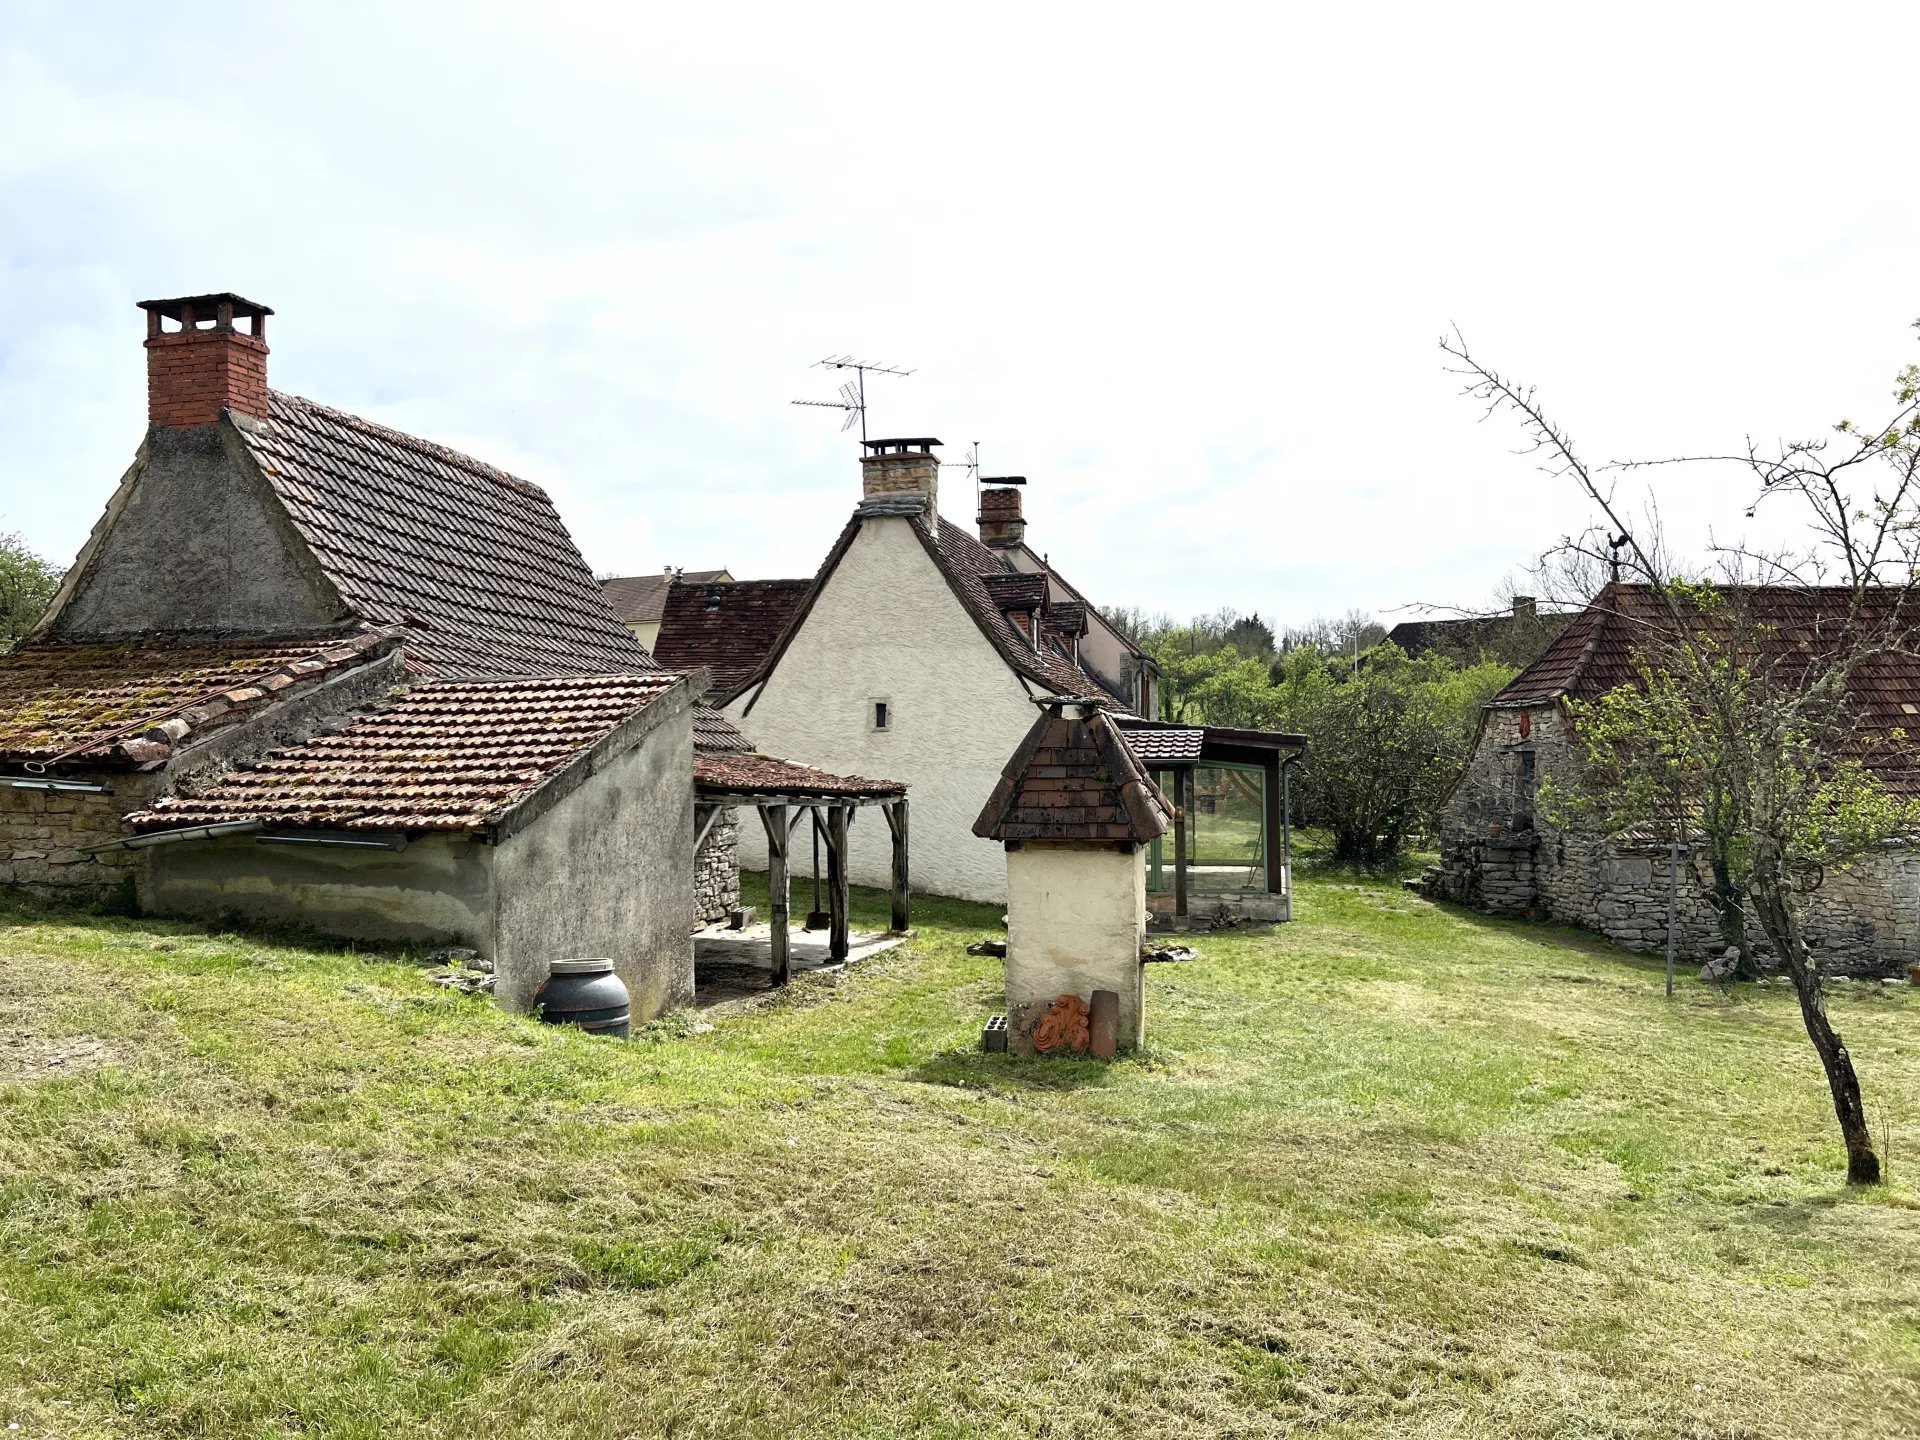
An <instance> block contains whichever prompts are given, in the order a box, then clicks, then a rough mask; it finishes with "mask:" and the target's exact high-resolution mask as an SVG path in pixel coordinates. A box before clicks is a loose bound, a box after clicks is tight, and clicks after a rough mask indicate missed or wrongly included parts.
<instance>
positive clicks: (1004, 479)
mask: <svg viewBox="0 0 1920 1440" xmlns="http://www.w3.org/2000/svg"><path fill="white" fill-rule="evenodd" d="M1026 483H1027V477H1026V476H1024V475H993V476H987V475H983V476H981V477H980V486H981V489H980V514H979V516H978V519H979V523H980V543H981V544H982V545H991V546H992V547H993V548H994V549H996V550H1011V549H1012V548H1013V547H1014V546H1016V545H1021V544H1024V543H1025V542H1026V538H1027V522H1026V518H1025V516H1023V515H1022V514H1021V513H1020V490H1019V488H1018V487H1020V486H1022V485H1025V484H1026Z"/></svg>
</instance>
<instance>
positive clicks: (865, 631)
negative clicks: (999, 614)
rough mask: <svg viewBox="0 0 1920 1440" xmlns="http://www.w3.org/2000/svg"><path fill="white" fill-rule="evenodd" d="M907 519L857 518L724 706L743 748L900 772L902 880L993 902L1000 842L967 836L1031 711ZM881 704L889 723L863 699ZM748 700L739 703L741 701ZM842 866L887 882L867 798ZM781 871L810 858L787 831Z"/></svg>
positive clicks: (751, 846)
mask: <svg viewBox="0 0 1920 1440" xmlns="http://www.w3.org/2000/svg"><path fill="white" fill-rule="evenodd" d="M915 523H916V522H915V521H913V520H909V519H905V518H892V517H889V518H882V519H874V520H867V521H865V522H863V523H862V524H861V527H860V530H859V533H858V534H857V535H855V537H854V540H853V543H852V545H851V546H849V547H848V549H847V553H846V554H845V556H843V557H842V558H841V561H840V564H839V566H838V567H837V568H836V569H835V570H834V572H833V575H832V577H831V578H830V579H829V580H828V582H827V586H826V589H825V590H824V591H823V592H822V593H821V595H820V597H819V598H818V599H817V600H816V601H815V602H814V606H813V610H812V612H811V613H810V614H809V615H808V616H807V621H806V624H805V625H804V626H803V627H802V629H801V630H800V633H799V634H798V635H796V636H794V638H793V643H792V644H791V645H789V646H788V647H787V652H786V654H785V655H784V656H783V657H782V658H781V661H780V665H779V667H778V668H777V669H776V670H775V671H774V673H773V674H772V676H770V677H769V678H768V680H767V682H766V684H765V685H763V686H762V687H761V688H760V690H759V691H758V694H757V698H756V695H755V692H753V691H749V692H747V694H745V695H742V696H741V697H739V698H738V699H736V700H735V701H734V702H733V703H732V704H731V705H728V706H727V707H726V714H727V715H728V716H729V717H730V718H731V719H732V720H733V721H734V722H735V723H737V724H738V725H739V726H740V728H741V729H742V730H744V731H745V732H746V734H747V736H748V738H749V739H751V740H752V741H753V743H754V746H755V747H756V748H757V749H759V750H762V751H764V752H765V753H767V754H769V755H778V756H780V757H781V758H782V759H785V760H798V761H800V762H802V763H803V764H807V765H815V766H818V767H819V768H820V769H822V770H827V771H831V772H832V773H834V774H836V775H863V776H866V777H868V778H870V779H878V780H904V781H906V782H907V785H908V786H909V789H908V791H907V802H908V814H909V839H910V843H909V850H908V858H909V864H910V865H911V868H912V875H913V887H914V889H915V890H921V891H926V892H928V893H930V894H934V895H954V896H959V897H960V898H962V899H966V900H981V901H986V902H988V903H990V904H999V903H1000V902H1002V901H1004V900H1005V899H1006V897H1007V874H1006V866H1005V865H1004V864H1003V863H1002V860H1001V849H1000V847H999V846H998V845H996V844H994V843H993V842H992V841H989V840H982V839H980V838H979V837H978V836H976V835H975V834H974V833H973V822H974V821H975V820H976V819H978V818H979V815H980V807H981V806H983V805H985V804H986V803H987V796H988V795H989V794H991V793H992V791H993V787H994V785H995V783H996V782H997V781H998V780H999V778H1000V772H1001V770H1002V769H1004V768H1005V766H1006V763H1007V761H1008V760H1009V759H1011V758H1012V756H1013V752H1014V750H1015V749H1016V748H1018V746H1019V744H1020V742H1021V740H1022V739H1024V738H1025V736H1026V733H1027V731H1028V730H1029V729H1030V728H1031V727H1032V725H1033V722H1034V720H1035V719H1036V718H1037V717H1038V714H1039V712H1038V711H1037V710H1036V709H1035V708H1034V706H1033V702H1032V701H1031V700H1029V699H1028V698H1027V690H1026V687H1025V686H1024V685H1023V684H1022V683H1021V682H1020V679H1019V677H1018V676H1016V675H1015V674H1014V673H1013V671H1011V670H1010V669H1008V668H1007V663H1006V661H1004V660H1002V659H1001V658H1000V652H999V651H997V650H995V649H994V648H993V646H992V644H991V643H989V641H988V640H987V638H986V637H985V636H984V635H982V634H981V633H980V628H979V626H977V625H976V624H975V623H974V621H973V617H972V616H971V615H969V614H968V613H967V611H966V610H965V609H964V608H963V607H962V606H961V604H960V601H959V600H958V598H956V597H955V595H954V593H953V591H952V590H951V589H950V588H949V587H948V585H947V581H946V578H945V577H944V576H943V575H941V573H940V572H939V571H938V570H937V569H935V568H934V564H933V561H932V560H931V559H929V558H928V556H927V553H926V551H925V550H924V549H922V548H921V544H920V541H919V540H918V539H916V538H915V536H914V534H913V531H912V528H911V527H912V526H913V525H914V524H915ZM875 699H883V700H885V701H887V704H888V710H889V713H890V715H891V717H892V723H891V727H890V728H889V729H887V730H879V731H877V730H875V729H873V701H874V700H875ZM749 701H751V702H753V703H752V709H751V710H750V711H749V710H748V709H747V704H748V702H749ZM855 814H856V816H857V818H856V820H855V822H854V825H853V829H852V831H851V839H852V842H853V843H852V849H853V865H852V868H851V872H850V873H851V877H852V879H853V880H854V882H855V883H857V884H861V885H886V884H888V883H889V881H890V879H891V877H892V873H893V869H892V867H893V848H892V843H891V837H890V836H889V834H888V831H887V822H886V819H885V817H883V816H882V815H881V814H880V812H879V810H878V809H876V808H873V807H867V808H865V809H863V810H859V811H856V812H855ZM793 835H794V844H793V851H792V854H793V858H794V873H795V874H800V873H803V868H802V867H804V866H806V865H809V864H810V863H811V861H810V858H809V857H810V855H811V850H810V848H809V846H808V844H807V843H806V842H807V831H806V828H805V827H804V826H802V827H801V828H800V829H797V830H795V831H794V832H793ZM740 863H741V864H742V865H744V866H746V867H747V868H748V869H754V870H764V869H765V868H766V865H767V842H766V835H765V833H764V831H763V830H762V829H761V826H760V823H759V819H758V817H757V816H755V815H753V814H751V813H747V814H743V815H742V816H741V823H740Z"/></svg>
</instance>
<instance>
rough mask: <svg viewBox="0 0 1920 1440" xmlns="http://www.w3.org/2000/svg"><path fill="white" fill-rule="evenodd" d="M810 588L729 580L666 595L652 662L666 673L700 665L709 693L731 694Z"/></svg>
mask: <svg viewBox="0 0 1920 1440" xmlns="http://www.w3.org/2000/svg"><path fill="white" fill-rule="evenodd" d="M812 587H813V582H812V581H811V580H734V581H722V582H720V583H718V584H699V585H690V584H688V583H686V582H685V581H681V582H680V583H678V584H676V585H673V586H671V587H670V588H669V589H668V590H667V592H666V609H665V612H664V613H663V614H662V616H661V618H660V635H659V637H658V638H657V639H656V640H655V641H654V643H653V658H654V659H655V660H657V661H659V662H660V663H661V664H662V665H664V666H666V667H667V668H668V669H669V670H682V671H684V670H692V669H695V668H697V667H700V666H705V667H706V668H707V669H708V670H709V671H711V672H712V675H713V686H712V691H711V693H712V694H713V695H715V696H716V697H718V696H728V695H731V694H733V692H734V691H735V690H737V689H738V688H739V687H740V685H741V684H742V683H743V682H745V681H746V680H747V678H748V677H749V676H751V675H752V674H753V672H754V671H755V670H757V669H759V668H760V663H761V662H762V661H763V660H765V659H766V658H767V655H768V653H769V652H770V651H771V650H772V649H773V647H774V643H775V642H776V641H778V640H779V638H780V634H781V632H782V631H783V630H785V629H786V627H787V622H788V621H789V620H791V619H792V618H793V615H794V612H795V611H796V610H798V609H799V608H800V606H801V604H802V603H803V602H804V601H805V600H806V598H807V592H808V590H810V589H811V588H812Z"/></svg>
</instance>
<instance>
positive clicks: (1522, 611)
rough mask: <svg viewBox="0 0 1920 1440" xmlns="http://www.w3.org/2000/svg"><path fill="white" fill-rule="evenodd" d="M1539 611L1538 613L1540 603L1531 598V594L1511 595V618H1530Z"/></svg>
mask: <svg viewBox="0 0 1920 1440" xmlns="http://www.w3.org/2000/svg"><path fill="white" fill-rule="evenodd" d="M1539 613H1540V604H1539V602H1538V601H1537V600H1535V599H1534V598H1533V596H1531V595H1516V596H1514V597H1513V618H1514V619H1516V620H1532V619H1534V618H1535V617H1536V616H1538V614H1539Z"/></svg>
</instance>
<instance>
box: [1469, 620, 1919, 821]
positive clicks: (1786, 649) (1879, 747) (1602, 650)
mask: <svg viewBox="0 0 1920 1440" xmlns="http://www.w3.org/2000/svg"><path fill="white" fill-rule="evenodd" d="M1737 594H1738V596H1739V604H1740V605H1741V607H1742V609H1743V610H1744V611H1745V612H1746V613H1747V614H1748V615H1749V616H1750V617H1751V618H1752V619H1753V620H1754V621H1756V622H1758V623H1757V625H1755V626H1754V627H1752V628H1753V630H1754V632H1755V633H1754V634H1753V635H1752V636H1750V637H1749V638H1750V639H1752V640H1753V641H1755V642H1757V643H1756V647H1755V650H1754V653H1753V654H1752V655H1750V656H1747V657H1743V658H1744V663H1746V664H1748V665H1750V666H1751V667H1753V668H1756V669H1758V668H1760V667H1763V666H1769V665H1786V666H1789V667H1791V666H1797V665H1799V664H1802V663H1803V657H1811V658H1813V659H1816V660H1817V658H1818V657H1819V656H1820V655H1821V654H1822V653H1823V651H1830V650H1831V649H1832V648H1833V647H1835V646H1837V645H1839V644H1841V643H1843V642H1844V640H1845V637H1846V627H1847V622H1848V613H1849V607H1850V603H1851V599H1852V592H1851V591H1850V590H1848V589H1847V588H1846V587H1844V586H1831V587H1820V586H1806V587H1801V586H1743V587H1740V588H1739V590H1738V592H1737ZM1901 603H1903V597H1902V595H1901V594H1900V592H1897V591H1894V590H1891V589H1890V590H1888V591H1886V592H1885V593H1884V594H1876V595H1873V596H1870V597H1869V605H1868V607H1867V609H1866V610H1865V612H1864V616H1865V621H1866V623H1867V624H1869V625H1873V626H1879V625H1883V624H1885V623H1886V622H1887V621H1888V620H1889V619H1891V618H1893V614H1894V612H1892V611H1891V610H1890V608H1888V607H1892V606H1894V605H1898V604H1901ZM1904 603H1907V604H1911V601H1910V600H1905V601H1904ZM1915 622H1916V623H1915V626H1914V629H1915V637H1914V646H1913V650H1911V651H1909V652H1908V653H1902V654H1889V655H1881V656H1877V657H1875V658H1874V659H1873V660H1871V661H1868V662H1866V663H1864V664H1863V665H1861V666H1860V667H1859V668H1858V669H1857V670H1855V671H1854V672H1853V674H1852V676H1851V679H1850V683H1849V685H1848V699H1849V700H1850V701H1851V702H1852V705H1853V708H1854V714H1855V717H1856V721H1857V724H1858V727H1859V731H1860V734H1861V735H1862V737H1863V739H1864V738H1866V737H1870V736H1871V737H1875V739H1876V743H1875V744H1873V745H1872V746H1863V748H1862V751H1861V758H1862V759H1863V760H1864V761H1865V762H1866V763H1867V764H1868V766H1869V767H1870V768H1872V769H1873V770H1874V771H1875V772H1876V773H1878V774H1879V775H1880V777H1881V779H1882V780H1883V781H1885V782H1887V783H1888V784H1889V786H1890V787H1891V788H1893V789H1895V790H1897V791H1900V792H1901V793H1908V794H1920V757H1916V756H1915V754H1914V751H1913V748H1912V745H1911V743H1910V742H1903V743H1888V742H1890V741H1891V737H1892V733H1893V732H1894V731H1896V730H1902V731H1909V730H1915V729H1916V728H1920V654H1916V653H1914V651H1920V616H1916V617H1915ZM1690 623H1696V624H1698V625H1699V627H1700V628H1701V630H1703V631H1707V630H1711V629H1712V628H1713V626H1714V624H1715V622H1714V621H1713V619H1712V618H1711V617H1710V616H1699V617H1695V618H1694V619H1693V620H1692V621H1691V622H1690ZM1671 629H1672V622H1671V620H1670V619H1669V618H1668V615H1667V612H1666V611H1665V610H1664V609H1663V608H1662V606H1661V603H1660V600H1659V598H1658V597H1657V595H1656V594H1655V592H1654V590H1653V589H1652V587H1650V586H1646V585H1625V584H1616V585H1609V586H1607V587H1606V588H1605V589H1603V590H1602V591H1601V592H1600V593H1599V594H1598V595H1596V596H1595V597H1594V599H1593V601H1592V603H1591V604H1589V605H1588V606H1587V608H1586V609H1585V610H1583V611H1581V612H1580V613H1579V614H1578V615H1576V616H1574V617H1572V620H1571V622H1570V623H1569V624H1568V625H1567V627H1566V629H1565V630H1563V631H1561V632H1560V635H1559V637H1558V638H1557V639H1555V640H1554V642H1553V643H1552V644H1551V645H1549V646H1548V647H1547V649H1546V651H1545V653H1543V654H1542V655H1541V656H1540V658H1539V659H1538V660H1536V661H1534V662H1533V664H1531V665H1529V666H1528V667H1527V668H1526V669H1524V670H1522V671H1521V672H1520V673H1519V674H1518V675H1516V676H1515V677H1514V678H1513V679H1512V680H1511V681H1510V682H1509V683H1508V684H1507V686H1506V688H1505V689H1503V690H1502V691H1500V693H1499V694H1497V695H1495V696H1494V697H1493V699H1492V700H1491V701H1489V702H1488V708H1489V709H1529V708H1533V707H1536V706H1541V705H1550V704H1554V703H1556V702H1558V701H1560V700H1563V699H1565V700H1582V701H1590V700H1596V699H1598V698H1599V697H1600V696H1602V695H1604V694H1606V693H1607V692H1608V691H1610V690H1614V689H1617V688H1619V687H1620V686H1622V685H1629V684H1634V683H1637V679H1638V677H1637V675H1636V672H1635V668H1634V662H1635V654H1636V651H1637V650H1638V648H1639V647H1640V645H1641V643H1642V641H1643V640H1644V639H1646V638H1647V637H1649V636H1654V635H1658V634H1660V633H1662V632H1663V631H1670V630H1671Z"/></svg>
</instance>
